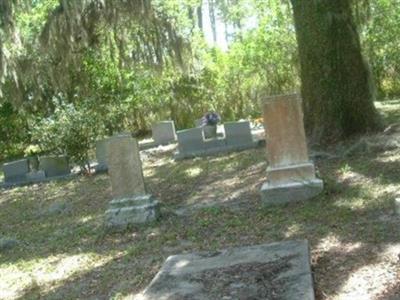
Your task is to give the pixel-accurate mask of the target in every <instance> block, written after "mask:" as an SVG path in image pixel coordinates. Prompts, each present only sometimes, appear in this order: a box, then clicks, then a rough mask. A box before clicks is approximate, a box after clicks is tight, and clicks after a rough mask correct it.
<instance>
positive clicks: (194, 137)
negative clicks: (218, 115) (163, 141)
mask: <svg viewBox="0 0 400 300" xmlns="http://www.w3.org/2000/svg"><path fill="white" fill-rule="evenodd" d="M203 148H204V141H203V129H202V128H201V127H196V128H190V129H185V130H181V131H178V149H179V152H180V153H191V152H199V151H202V150H203Z"/></svg>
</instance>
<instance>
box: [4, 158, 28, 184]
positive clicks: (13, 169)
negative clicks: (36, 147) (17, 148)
mask: <svg viewBox="0 0 400 300" xmlns="http://www.w3.org/2000/svg"><path fill="white" fill-rule="evenodd" d="M3 173H4V181H5V182H6V183H18V182H22V181H25V180H26V175H27V174H28V173H29V162H28V159H25V158H24V159H20V160H16V161H11V162H8V163H5V164H3Z"/></svg>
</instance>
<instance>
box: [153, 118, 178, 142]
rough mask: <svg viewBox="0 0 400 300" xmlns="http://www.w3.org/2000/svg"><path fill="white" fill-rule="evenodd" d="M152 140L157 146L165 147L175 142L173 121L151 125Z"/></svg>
mask: <svg viewBox="0 0 400 300" xmlns="http://www.w3.org/2000/svg"><path fill="white" fill-rule="evenodd" d="M151 130H152V133H153V140H154V142H155V143H156V144H157V145H166V144H170V143H173V142H175V141H176V133H175V124H174V122H173V121H162V122H158V123H155V124H153V125H152V127H151Z"/></svg>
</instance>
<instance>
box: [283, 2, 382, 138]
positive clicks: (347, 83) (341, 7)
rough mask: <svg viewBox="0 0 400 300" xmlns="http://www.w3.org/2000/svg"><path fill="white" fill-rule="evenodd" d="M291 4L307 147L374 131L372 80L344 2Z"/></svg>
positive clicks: (374, 113) (349, 12) (349, 11)
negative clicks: (312, 143)
mask: <svg viewBox="0 0 400 300" xmlns="http://www.w3.org/2000/svg"><path fill="white" fill-rule="evenodd" d="M291 2H292V5H293V12H294V20H295V26H296V34H297V42H298V48H299V56H300V65H301V82H302V88H301V92H302V96H303V102H304V110H305V125H306V129H307V132H308V134H309V136H310V137H311V138H312V141H313V142H322V143H327V142H334V141H337V140H338V139H343V138H346V137H348V136H351V135H353V134H359V133H365V132H368V131H372V130H376V129H378V128H379V126H380V121H379V117H378V113H377V111H376V109H375V107H374V104H373V100H374V97H375V93H374V85H373V81H372V77H371V76H372V75H371V72H370V69H369V67H368V64H367V63H366V61H365V60H364V59H363V57H362V54H361V46H360V39H359V35H358V32H357V29H356V26H355V23H354V20H353V16H352V10H351V6H350V0H335V1H332V0H319V1H311V0H291Z"/></svg>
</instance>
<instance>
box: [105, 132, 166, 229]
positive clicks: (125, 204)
mask: <svg viewBox="0 0 400 300" xmlns="http://www.w3.org/2000/svg"><path fill="white" fill-rule="evenodd" d="M107 157H108V159H107V164H108V172H109V175H110V180H111V188H112V196H113V200H112V201H111V202H110V206H109V209H108V210H107V211H106V223H107V226H109V227H119V228H125V227H126V226H128V225H130V224H138V223H145V222H149V221H153V220H155V219H156V218H157V217H158V202H157V201H155V200H154V198H153V197H152V196H151V195H148V194H147V193H146V188H145V184H144V180H143V171H142V162H141V160H140V154H139V145H138V142H137V140H136V139H134V138H132V137H131V136H128V135H119V136H113V137H112V138H110V140H109V142H108V151H107Z"/></svg>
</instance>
